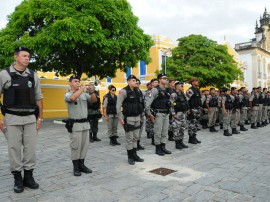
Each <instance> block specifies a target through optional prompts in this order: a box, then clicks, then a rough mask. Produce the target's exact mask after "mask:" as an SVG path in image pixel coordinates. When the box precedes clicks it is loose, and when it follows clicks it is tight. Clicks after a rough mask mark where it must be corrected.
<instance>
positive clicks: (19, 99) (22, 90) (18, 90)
mask: <svg viewBox="0 0 270 202" xmlns="http://www.w3.org/2000/svg"><path fill="white" fill-rule="evenodd" d="M6 71H7V72H8V73H9V75H10V77H11V86H10V87H9V88H8V89H4V92H3V94H4V99H3V104H4V105H5V106H6V108H17V109H35V108H36V106H37V105H36V99H35V79H34V71H33V70H30V69H29V71H30V74H29V75H28V76H26V77H25V76H20V75H18V74H16V72H10V69H9V67H8V68H7V69H6Z"/></svg>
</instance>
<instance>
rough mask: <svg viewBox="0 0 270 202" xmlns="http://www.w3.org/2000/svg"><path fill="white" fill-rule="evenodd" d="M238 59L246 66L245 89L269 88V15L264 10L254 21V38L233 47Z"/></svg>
mask: <svg viewBox="0 0 270 202" xmlns="http://www.w3.org/2000/svg"><path fill="white" fill-rule="evenodd" d="M235 50H236V51H237V53H238V54H239V56H240V59H241V60H243V61H245V62H246V65H247V77H246V80H247V81H248V82H247V87H248V89H249V90H251V89H252V87H258V86H261V87H267V88H268V87H269V86H270V14H269V13H268V12H267V10H266V9H265V11H264V13H263V16H262V17H260V21H259V25H258V22H257V21H256V26H255V38H253V39H251V41H249V42H245V43H239V44H236V45H235Z"/></svg>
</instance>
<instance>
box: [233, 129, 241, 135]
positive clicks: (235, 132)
mask: <svg viewBox="0 0 270 202" xmlns="http://www.w3.org/2000/svg"><path fill="white" fill-rule="evenodd" d="M239 133H240V132H239V131H238V130H237V129H236V128H232V134H239Z"/></svg>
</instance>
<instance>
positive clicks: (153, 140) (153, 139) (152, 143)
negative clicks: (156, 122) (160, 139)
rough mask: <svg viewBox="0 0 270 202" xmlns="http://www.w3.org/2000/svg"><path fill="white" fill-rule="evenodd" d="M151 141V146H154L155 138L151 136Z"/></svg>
mask: <svg viewBox="0 0 270 202" xmlns="http://www.w3.org/2000/svg"><path fill="white" fill-rule="evenodd" d="M151 139H152V141H151V145H154V146H155V137H154V135H153V137H151Z"/></svg>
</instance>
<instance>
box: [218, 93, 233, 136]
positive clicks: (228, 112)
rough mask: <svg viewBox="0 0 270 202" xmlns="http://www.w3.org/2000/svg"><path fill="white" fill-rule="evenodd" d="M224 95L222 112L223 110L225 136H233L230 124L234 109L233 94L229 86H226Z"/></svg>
mask: <svg viewBox="0 0 270 202" xmlns="http://www.w3.org/2000/svg"><path fill="white" fill-rule="evenodd" d="M223 92H224V96H223V99H222V102H221V104H222V112H223V130H224V133H223V135H224V136H232V134H231V133H230V132H229V125H230V122H231V118H232V109H233V102H234V100H233V96H231V95H230V91H229V89H228V88H225V89H224V90H223Z"/></svg>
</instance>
